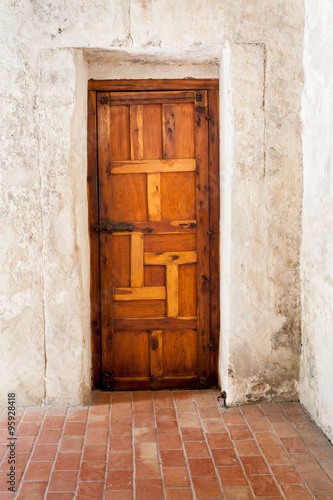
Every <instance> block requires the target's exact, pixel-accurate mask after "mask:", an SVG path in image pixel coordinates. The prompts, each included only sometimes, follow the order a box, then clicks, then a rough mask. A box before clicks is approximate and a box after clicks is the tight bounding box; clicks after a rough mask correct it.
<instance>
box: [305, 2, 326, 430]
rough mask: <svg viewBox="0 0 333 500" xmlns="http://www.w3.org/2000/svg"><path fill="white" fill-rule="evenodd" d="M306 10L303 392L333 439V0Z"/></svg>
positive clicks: (324, 428)
mask: <svg viewBox="0 0 333 500" xmlns="http://www.w3.org/2000/svg"><path fill="white" fill-rule="evenodd" d="M305 12H306V18H305V42H304V73H305V86H304V94H303V100H302V122H303V133H302V139H303V164H304V201H303V243H302V254H301V277H302V306H303V314H302V328H303V350H302V358H301V377H300V395H301V402H302V403H303V404H304V405H305V406H306V408H307V409H308V410H309V412H310V413H311V415H312V416H313V418H314V419H315V420H316V422H318V424H319V425H320V426H321V427H322V428H323V430H324V431H325V432H326V434H327V435H328V436H329V437H330V439H332V440H333V391H332V381H333V362H332V360H333V335H332V325H333V225H332V221H333V59H332V55H333V33H332V26H333V4H332V2H331V1H330V0H323V1H322V2H319V3H314V2H311V1H310V0H306V2H305Z"/></svg>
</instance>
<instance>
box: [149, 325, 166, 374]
mask: <svg viewBox="0 0 333 500" xmlns="http://www.w3.org/2000/svg"><path fill="white" fill-rule="evenodd" d="M150 376H151V377H153V378H157V377H162V376H163V332H162V330H153V331H152V332H150Z"/></svg>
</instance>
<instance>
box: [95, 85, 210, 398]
mask: <svg viewBox="0 0 333 500" xmlns="http://www.w3.org/2000/svg"><path fill="white" fill-rule="evenodd" d="M206 118H207V92H206V91H201V92H200V93H199V94H198V93H197V92H194V91H186V90H185V91H180V92H173V91H170V92H116V93H111V92H101V93H99V94H98V99H97V128H98V163H99V185H100V196H99V213H100V219H101V220H109V221H111V222H112V223H117V224H119V223H122V224H126V225H129V224H131V225H132V226H133V230H131V231H129V230H127V231H125V232H115V233H113V234H101V235H100V276H101V287H102V293H103V297H105V299H104V300H103V301H102V303H101V328H102V351H103V370H104V372H103V380H104V384H106V385H105V387H106V386H107V387H109V388H116V389H117V388H119V389H135V388H149V387H150V388H163V387H182V386H184V385H185V386H189V385H190V386H192V387H204V386H207V385H209V377H210V351H209V349H208V348H207V346H208V343H209V335H210V332H209V273H210V269H209V237H208V231H209V179H208V121H207V119H206ZM118 357H120V358H121V360H120V359H118ZM116 358H117V360H116ZM134 358H135V359H134ZM131 364H133V371H132V372H131V368H130V367H131ZM107 379H108V380H107Z"/></svg>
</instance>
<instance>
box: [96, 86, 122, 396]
mask: <svg viewBox="0 0 333 500" xmlns="http://www.w3.org/2000/svg"><path fill="white" fill-rule="evenodd" d="M106 95H107V94H106ZM110 116H111V108H110V107H109V106H101V105H100V104H99V103H97V120H98V121H97V126H98V174H99V186H100V191H99V217H100V218H109V216H110V215H111V208H110V203H109V197H110V194H111V191H110V183H109V182H108V173H107V165H108V164H109V162H110V161H111V148H110V137H111V120H110ZM114 140H115V142H114V144H115V148H116V144H117V143H118V139H117V138H114ZM119 154H120V155H121V152H119ZM101 186H102V187H103V188H101ZM99 240H100V254H99V257H100V307H101V313H100V314H101V337H102V387H103V388H104V389H107V384H108V379H107V377H105V376H104V373H105V371H112V370H113V366H114V349H113V321H112V318H113V302H112V296H111V297H110V295H111V294H110V291H109V290H110V283H112V280H113V273H112V266H111V265H110V245H109V237H108V236H107V235H106V234H100V235H99Z"/></svg>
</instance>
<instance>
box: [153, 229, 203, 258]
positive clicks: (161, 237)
mask: <svg viewBox="0 0 333 500" xmlns="http://www.w3.org/2000/svg"><path fill="white" fill-rule="evenodd" d="M143 248H144V252H155V253H156V252H188V251H192V252H195V251H196V249H197V238H196V235H195V234H190V233H184V234H147V235H146V236H145V237H144V246H143Z"/></svg>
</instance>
